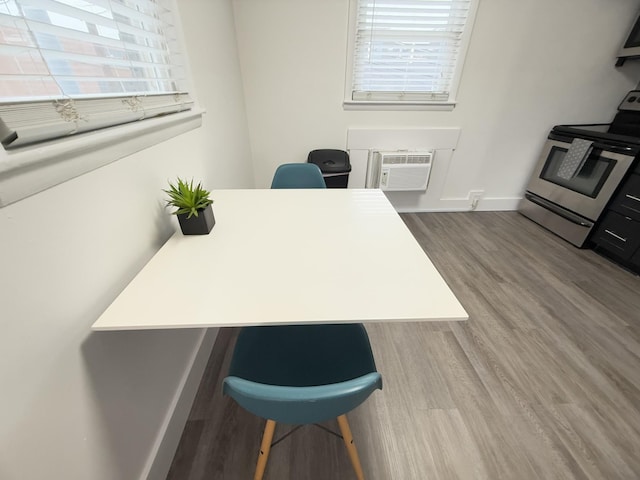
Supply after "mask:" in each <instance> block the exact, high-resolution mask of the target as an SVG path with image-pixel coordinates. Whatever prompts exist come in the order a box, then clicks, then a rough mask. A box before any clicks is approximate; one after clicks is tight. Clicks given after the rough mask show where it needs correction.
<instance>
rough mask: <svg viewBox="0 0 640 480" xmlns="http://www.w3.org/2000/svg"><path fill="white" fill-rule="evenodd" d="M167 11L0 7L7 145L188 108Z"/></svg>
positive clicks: (158, 4) (0, 119)
mask: <svg viewBox="0 0 640 480" xmlns="http://www.w3.org/2000/svg"><path fill="white" fill-rule="evenodd" d="M171 7H172V1H171V0H2V1H0V141H1V142H2V144H3V145H4V147H5V148H6V149H13V148H17V147H22V146H24V145H29V144H33V143H37V142H40V141H44V140H49V139H53V138H59V137H66V136H68V135H73V134H75V133H82V132H87V131H91V130H97V129H101V128H104V127H109V126H113V125H119V124H124V123H129V122H134V121H138V120H143V119H147V118H151V117H157V116H161V115H166V114H168V113H174V112H180V111H183V110H187V109H190V108H191V107H192V104H193V102H192V101H191V99H190V98H189V95H188V94H187V93H185V89H186V87H185V82H186V71H185V70H186V68H185V63H184V56H183V55H182V54H181V52H180V50H179V48H178V41H177V39H178V34H177V25H176V23H175V21H174V18H173V15H172V10H171Z"/></svg>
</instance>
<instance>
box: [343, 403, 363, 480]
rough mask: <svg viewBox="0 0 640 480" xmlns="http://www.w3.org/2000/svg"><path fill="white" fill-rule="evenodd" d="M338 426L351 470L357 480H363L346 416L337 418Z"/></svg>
mask: <svg viewBox="0 0 640 480" xmlns="http://www.w3.org/2000/svg"><path fill="white" fill-rule="evenodd" d="M338 425H339V426H340V433H342V438H343V439H344V444H345V445H346V447H347V452H349V458H350V459H351V465H353V469H354V470H355V472H356V477H358V480H364V473H362V466H361V465H360V457H358V450H356V445H355V443H353V435H351V428H349V422H348V421H347V416H346V415H340V416H339V417H338Z"/></svg>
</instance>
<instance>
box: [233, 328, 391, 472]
mask: <svg viewBox="0 0 640 480" xmlns="http://www.w3.org/2000/svg"><path fill="white" fill-rule="evenodd" d="M381 388H382V377H381V376H380V374H379V373H378V372H377V370H376V365H375V362H374V359H373V353H372V352H371V345H370V344H369V337H368V336H367V332H366V330H365V329H364V326H363V325H362V324H332V325H285V326H264V327H245V328H243V329H242V330H241V331H240V334H239V336H238V340H237V342H236V346H235V349H234V352H233V357H232V360H231V366H230V368H229V374H228V376H227V377H226V378H225V379H224V383H223V391H224V393H225V394H226V395H229V396H230V397H232V398H233V399H234V400H235V401H236V402H238V404H239V405H240V406H242V407H243V408H244V409H246V410H248V411H249V412H251V413H253V414H254V415H257V416H259V417H262V418H265V419H266V420H267V422H266V426H265V429H264V435H263V437H262V444H261V446H260V453H259V455H258V464H257V466H256V472H255V476H254V480H261V479H262V476H263V474H264V470H265V468H266V465H267V459H268V457H269V451H270V450H271V446H272V445H275V443H278V441H279V440H278V441H276V442H275V443H273V444H272V440H273V434H274V431H275V426H276V423H277V422H282V423H287V424H294V425H298V427H296V429H297V428H299V426H302V425H305V424H315V423H318V422H324V421H326V420H330V419H333V418H337V420H338V425H339V427H340V432H341V434H342V435H341V436H342V438H343V440H344V443H345V445H346V447H347V452H348V454H349V458H350V459H351V463H352V465H353V468H354V470H355V472H356V476H357V478H358V479H359V480H363V479H364V474H363V472H362V467H361V465H360V460H359V457H358V452H357V450H356V447H355V444H354V442H353V437H352V435H351V429H350V427H349V422H348V421H347V416H346V414H347V412H349V411H351V410H353V409H354V408H355V407H357V406H358V405H360V404H361V403H362V402H364V401H365V400H366V399H367V397H369V395H371V393H372V392H373V391H375V390H376V389H381ZM290 433H291V432H290ZM332 433H333V432H332ZM287 435H289V434H287Z"/></svg>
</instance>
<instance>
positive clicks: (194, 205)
mask: <svg viewBox="0 0 640 480" xmlns="http://www.w3.org/2000/svg"><path fill="white" fill-rule="evenodd" d="M163 192H165V193H166V194H167V195H169V200H167V207H175V208H176V210H175V211H174V212H171V213H172V214H173V215H180V214H183V213H188V214H189V215H188V216H187V218H191V217H192V216H194V215H195V216H196V217H197V216H198V211H199V210H202V209H203V208H207V207H208V206H209V205H211V204H212V203H213V200H211V199H210V198H209V194H210V193H211V192H209V191H208V190H205V189H204V188H202V184H200V183H198V185H196V186H195V187H194V186H193V179H192V180H191V181H190V182H187V181H185V180H182V179H181V178H178V179H177V182H176V183H175V184H174V183H171V182H169V190H163Z"/></svg>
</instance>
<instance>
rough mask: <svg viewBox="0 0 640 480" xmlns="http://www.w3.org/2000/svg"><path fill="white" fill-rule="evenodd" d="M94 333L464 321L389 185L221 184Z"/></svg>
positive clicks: (134, 282) (106, 314) (96, 325)
mask: <svg viewBox="0 0 640 480" xmlns="http://www.w3.org/2000/svg"><path fill="white" fill-rule="evenodd" d="M212 198H213V199H214V201H215V203H214V204H213V209H214V213H215V217H216V225H215V227H214V228H213V230H212V231H211V233H210V234H209V235H202V236H183V235H182V234H181V233H180V232H177V233H176V234H175V235H174V236H173V237H172V238H170V239H169V241H168V242H167V243H166V244H165V245H164V246H163V247H162V248H161V249H160V250H159V251H158V253H157V254H156V255H155V256H154V257H153V258H152V259H151V260H150V261H149V263H148V264H147V265H146V266H145V267H144V268H143V269H142V270H141V271H140V273H139V274H138V275H137V276H136V277H135V278H134V279H133V280H132V281H131V283H130V284H129V285H128V286H127V287H126V288H125V289H124V291H123V292H122V293H121V294H120V295H119V296H118V297H117V298H116V300H115V301H114V302H113V303H112V304H111V306H109V308H107V310H106V311H105V312H104V313H103V314H102V316H100V318H99V319H98V320H97V321H96V322H95V323H94V325H93V330H129V329H158V328H165V329H168V328H189V327H193V328H202V327H227V326H249V325H277V324H303V323H338V322H345V323H353V322H371V321H385V322H389V321H453V320H466V319H467V318H468V315H467V313H466V312H465V311H464V309H463V308H462V306H461V305H460V303H459V302H458V300H457V299H456V297H455V296H454V295H453V293H452V292H451V290H450V289H449V287H448V286H447V284H446V283H445V281H444V280H443V278H442V277H441V276H440V274H439V273H438V271H437V270H436V268H435V267H434V266H433V264H432V263H431V261H430V260H429V258H428V257H427V256H426V255H425V253H424V252H423V251H422V249H421V248H420V246H419V244H418V243H417V241H416V240H415V239H414V238H413V236H412V235H411V233H410V232H409V230H408V228H407V227H406V226H405V225H404V223H403V222H402V220H401V219H400V217H399V216H398V214H397V213H396V212H395V210H394V209H393V207H392V206H391V204H390V203H389V201H388V200H387V198H386V197H385V195H384V194H383V193H382V192H381V191H379V190H352V189H327V190H323V189H317V190H218V191H214V192H212Z"/></svg>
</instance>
